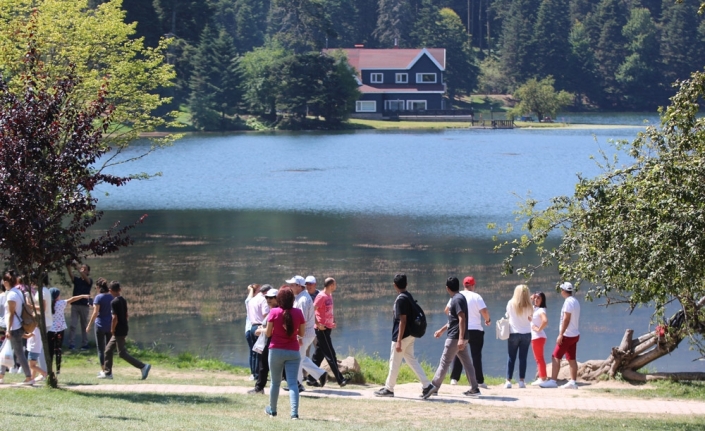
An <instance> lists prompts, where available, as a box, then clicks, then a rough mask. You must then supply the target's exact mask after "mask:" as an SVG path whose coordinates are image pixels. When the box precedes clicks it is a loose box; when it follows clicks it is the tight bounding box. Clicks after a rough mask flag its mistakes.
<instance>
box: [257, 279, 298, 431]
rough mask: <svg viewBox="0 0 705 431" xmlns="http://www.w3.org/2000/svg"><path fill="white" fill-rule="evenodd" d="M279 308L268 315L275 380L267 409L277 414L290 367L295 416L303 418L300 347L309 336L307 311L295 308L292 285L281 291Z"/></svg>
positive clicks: (270, 414) (272, 375)
mask: <svg viewBox="0 0 705 431" xmlns="http://www.w3.org/2000/svg"><path fill="white" fill-rule="evenodd" d="M277 303H278V304H279V306H278V307H276V308H274V309H272V310H271V311H270V312H269V315H268V318H267V332H266V334H267V337H270V338H271V340H270V342H269V370H270V379H271V381H272V383H271V386H270V388H269V405H268V406H267V407H265V409H264V412H265V413H266V414H267V415H269V416H272V417H274V416H276V415H277V402H278V400H279V387H280V385H281V380H282V373H283V372H284V370H286V381H287V384H288V385H289V401H290V403H291V419H298V418H299V386H298V382H297V381H296V378H297V374H298V371H299V363H300V362H301V354H300V353H299V350H300V348H301V344H302V343H303V338H304V336H305V335H306V321H305V320H304V314H303V313H302V312H301V310H299V309H298V308H294V292H292V291H291V289H290V288H289V287H282V288H281V289H279V292H277Z"/></svg>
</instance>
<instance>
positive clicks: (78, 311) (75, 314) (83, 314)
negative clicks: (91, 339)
mask: <svg viewBox="0 0 705 431" xmlns="http://www.w3.org/2000/svg"><path fill="white" fill-rule="evenodd" d="M73 263H75V261H74V262H73ZM71 265H72V264H71V263H68V264H67V265H66V270H67V271H68V273H69V278H70V279H71V281H72V282H73V295H71V296H81V295H90V294H91V286H93V279H92V278H91V277H90V274H91V267H90V266H88V265H86V264H83V265H81V268H80V269H79V270H78V276H75V275H74V274H73V271H72V270H71ZM88 306H89V303H88V300H87V299H79V300H77V301H74V302H73V303H71V326H70V327H69V349H71V350H73V349H74V348H76V345H75V344H74V336H75V335H76V325H78V324H79V321H80V324H81V327H80V329H81V350H88V334H87V333H86V326H88Z"/></svg>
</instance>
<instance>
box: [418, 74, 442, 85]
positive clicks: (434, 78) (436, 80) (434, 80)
mask: <svg viewBox="0 0 705 431" xmlns="http://www.w3.org/2000/svg"><path fill="white" fill-rule="evenodd" d="M428 75H433V81H424V80H423V77H424V76H428ZM436 82H438V76H437V74H436V73H417V74H416V83H417V84H435V83H436Z"/></svg>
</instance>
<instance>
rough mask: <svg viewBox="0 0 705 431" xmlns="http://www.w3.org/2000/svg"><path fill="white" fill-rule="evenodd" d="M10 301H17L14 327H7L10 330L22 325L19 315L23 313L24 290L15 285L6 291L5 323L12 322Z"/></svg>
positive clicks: (13, 321) (13, 320)
mask: <svg viewBox="0 0 705 431" xmlns="http://www.w3.org/2000/svg"><path fill="white" fill-rule="evenodd" d="M8 302H14V303H15V317H14V318H13V319H12V328H7V330H8V331H14V330H15V329H19V328H20V327H21V326H22V323H21V322H20V318H19V317H18V316H21V315H22V304H24V298H23V294H22V292H20V290H19V289H18V288H16V287H13V288H12V289H10V290H9V291H7V292H6V293H5V324H6V325H7V324H8V323H9V322H10V306H9V305H8V304H7V303H8Z"/></svg>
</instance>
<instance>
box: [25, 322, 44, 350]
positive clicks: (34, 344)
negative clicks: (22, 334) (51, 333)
mask: <svg viewBox="0 0 705 431" xmlns="http://www.w3.org/2000/svg"><path fill="white" fill-rule="evenodd" d="M33 334H34V335H33V336H32V337H29V338H28V339H27V351H28V352H32V353H42V334H41V333H40V332H39V326H37V327H36V328H34V332H33Z"/></svg>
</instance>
